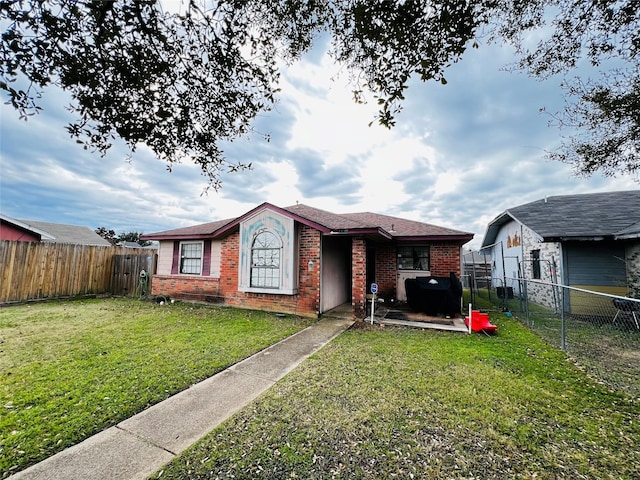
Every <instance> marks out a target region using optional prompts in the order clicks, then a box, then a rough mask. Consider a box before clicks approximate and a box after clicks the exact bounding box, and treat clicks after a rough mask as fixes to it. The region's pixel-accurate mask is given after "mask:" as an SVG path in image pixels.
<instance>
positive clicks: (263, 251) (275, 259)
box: [251, 230, 280, 288]
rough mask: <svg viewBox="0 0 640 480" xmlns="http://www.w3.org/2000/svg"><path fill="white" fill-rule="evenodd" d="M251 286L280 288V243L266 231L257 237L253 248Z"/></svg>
mask: <svg viewBox="0 0 640 480" xmlns="http://www.w3.org/2000/svg"><path fill="white" fill-rule="evenodd" d="M251 286H252V287H258V288H280V242H279V241H278V238H277V237H276V236H275V235H274V234H273V233H271V232H269V231H266V230H265V231H262V232H260V233H258V234H257V235H256V237H255V239H254V240H253V245H252V246H251Z"/></svg>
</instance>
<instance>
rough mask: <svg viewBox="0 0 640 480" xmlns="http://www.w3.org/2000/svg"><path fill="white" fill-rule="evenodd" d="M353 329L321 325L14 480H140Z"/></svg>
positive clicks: (338, 323)
mask: <svg viewBox="0 0 640 480" xmlns="http://www.w3.org/2000/svg"><path fill="white" fill-rule="evenodd" d="M352 324H353V321H352V320H347V319H335V318H326V319H322V320H320V321H319V322H318V323H316V324H314V325H312V326H310V327H307V328H306V329H304V330H302V331H300V332H298V333H296V334H295V335H292V336H291V337H289V338H286V339H284V340H282V341H281V342H279V343H277V344H275V345H272V346H271V347H269V348H267V349H265V350H263V351H261V352H259V353H257V354H255V355H253V356H252V357H249V358H247V359H246V360H243V361H242V362H240V363H237V364H235V365H233V366H232V367H230V368H228V369H227V370H224V371H223V372H221V373H219V374H217V375H215V376H213V377H211V378H209V379H207V380H204V381H203V382H200V383H198V384H196V385H194V386H192V387H191V388H189V389H187V390H185V391H183V392H181V393H179V394H177V395H174V396H173V397H171V398H168V399H167V400H165V401H163V402H161V403H159V404H157V405H154V406H153V407H151V408H149V409H147V410H145V411H143V412H141V413H139V414H138V415H136V416H134V417H132V418H130V419H128V420H125V421H123V422H121V423H119V424H118V425H116V426H115V427H111V428H109V429H107V430H105V431H103V432H101V433H98V434H97V435H94V436H93V437H91V438H88V439H87V440H85V441H84V442H82V443H79V444H78V445H75V446H73V447H70V448H68V449H66V450H64V451H62V452H60V453H58V454H56V455H54V456H52V457H50V458H48V459H46V460H44V461H42V462H40V463H38V464H36V465H34V466H32V467H29V468H27V469H26V470H23V471H22V472H19V473H17V474H15V475H13V476H12V477H9V478H11V479H13V480H25V479H29V480H36V479H37V480H40V479H42V480H45V479H46V480H73V479H78V480H80V479H82V480H86V479H92V480H100V479H105V480H107V479H108V480H120V479H123V480H124V479H127V480H130V479H145V478H147V477H149V475H152V474H153V473H154V472H156V471H158V470H160V469H161V468H162V467H163V466H164V465H166V464H167V463H169V462H170V461H171V460H172V459H173V458H175V457H176V456H177V455H179V454H180V453H181V452H182V451H184V450H185V449H186V448H188V447H189V446H191V445H192V444H193V443H195V442H196V441H197V440H199V439H200V438H202V437H204V436H205V435H206V434H207V433H209V432H210V431H211V430H213V429H214V428H215V427H216V426H218V425H219V424H220V423H222V422H223V421H224V420H226V419H227V418H228V417H230V416H231V415H232V414H233V413H235V412H236V411H238V410H240V409H241V408H242V407H244V406H245V405H247V404H248V403H250V402H251V401H253V400H254V399H255V398H256V397H258V395H260V394H261V393H262V392H264V391H265V390H267V389H268V388H269V387H271V386H272V385H273V384H274V383H276V382H277V381H278V380H280V379H281V378H282V377H284V376H285V375H286V374H287V373H289V372H290V371H291V370H293V369H294V368H295V367H296V366H298V365H299V364H300V363H301V362H302V361H303V360H305V359H306V358H307V357H309V356H310V355H312V354H313V353H315V352H316V351H318V350H319V349H320V348H322V347H323V346H324V345H326V344H327V343H329V342H330V341H331V340H332V339H333V338H335V337H336V336H338V335H339V334H340V333H342V332H343V331H344V330H346V329H347V328H349V327H350V326H351V325H352Z"/></svg>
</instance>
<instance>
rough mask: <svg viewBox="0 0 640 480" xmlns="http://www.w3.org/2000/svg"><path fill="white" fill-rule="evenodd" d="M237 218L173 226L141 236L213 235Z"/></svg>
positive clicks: (143, 238)
mask: <svg viewBox="0 0 640 480" xmlns="http://www.w3.org/2000/svg"><path fill="white" fill-rule="evenodd" d="M233 220H235V219H234V218H229V219H226V220H217V221H215V222H208V223H201V224H198V225H191V226H189V227H182V228H173V229H171V230H163V231H162V232H155V233H147V234H145V235H142V236H141V239H142V240H147V239H149V238H151V237H153V238H155V237H200V236H207V235H212V234H213V232H215V231H216V230H218V229H219V228H220V227H223V226H225V225H226V224H227V223H229V222H232V221H233Z"/></svg>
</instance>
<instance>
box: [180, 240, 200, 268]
mask: <svg viewBox="0 0 640 480" xmlns="http://www.w3.org/2000/svg"><path fill="white" fill-rule="evenodd" d="M202 252H203V243H202V242H181V243H180V273H183V274H187V275H201V274H202Z"/></svg>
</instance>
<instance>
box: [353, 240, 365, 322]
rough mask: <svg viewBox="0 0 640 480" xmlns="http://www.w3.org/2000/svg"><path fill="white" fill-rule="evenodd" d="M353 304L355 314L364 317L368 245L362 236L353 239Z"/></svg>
mask: <svg viewBox="0 0 640 480" xmlns="http://www.w3.org/2000/svg"><path fill="white" fill-rule="evenodd" d="M351 272H352V273H351V305H352V306H353V314H354V315H355V316H356V317H359V318H362V317H363V316H364V315H365V313H366V305H367V304H366V294H367V245H366V243H365V241H364V239H362V238H355V237H354V238H353V239H352V240H351Z"/></svg>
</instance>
